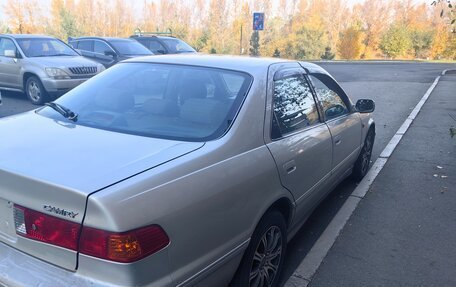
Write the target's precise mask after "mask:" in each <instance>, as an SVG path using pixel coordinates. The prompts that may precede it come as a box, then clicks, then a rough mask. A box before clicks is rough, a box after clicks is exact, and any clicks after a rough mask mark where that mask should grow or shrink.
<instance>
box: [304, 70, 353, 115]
mask: <svg viewBox="0 0 456 287" xmlns="http://www.w3.org/2000/svg"><path fill="white" fill-rule="evenodd" d="M310 79H311V80H312V83H313V84H314V86H315V92H316V93H317V96H318V99H319V100H320V102H321V105H322V107H323V113H324V114H325V117H326V119H327V120H331V119H334V118H337V117H340V116H342V115H345V114H348V113H349V109H348V108H347V103H345V102H344V100H343V99H342V97H341V96H340V95H339V93H341V91H338V90H339V89H340V88H339V87H338V86H337V84H336V83H334V81H333V80H332V79H330V78H327V79H326V78H325V76H324V75H320V76H319V77H318V78H317V76H315V75H311V76H310ZM320 79H321V80H320Z"/></svg>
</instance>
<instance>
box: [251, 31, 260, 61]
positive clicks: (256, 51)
mask: <svg viewBox="0 0 456 287" xmlns="http://www.w3.org/2000/svg"><path fill="white" fill-rule="evenodd" d="M259 55H260V33H259V32H258V31H253V33H252V37H250V56H259Z"/></svg>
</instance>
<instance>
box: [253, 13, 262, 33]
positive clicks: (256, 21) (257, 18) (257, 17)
mask: <svg viewBox="0 0 456 287" xmlns="http://www.w3.org/2000/svg"><path fill="white" fill-rule="evenodd" d="M253 30H254V31H258V30H264V13H253Z"/></svg>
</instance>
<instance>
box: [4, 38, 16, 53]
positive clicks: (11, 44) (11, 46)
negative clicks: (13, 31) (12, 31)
mask: <svg viewBox="0 0 456 287" xmlns="http://www.w3.org/2000/svg"><path fill="white" fill-rule="evenodd" d="M6 50H12V51H15V52H17V48H16V45H15V44H14V42H13V41H12V40H11V39H7V38H1V39H0V56H5V51H6Z"/></svg>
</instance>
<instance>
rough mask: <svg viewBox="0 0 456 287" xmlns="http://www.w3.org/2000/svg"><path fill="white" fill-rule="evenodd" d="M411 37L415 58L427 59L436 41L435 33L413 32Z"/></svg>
mask: <svg viewBox="0 0 456 287" xmlns="http://www.w3.org/2000/svg"><path fill="white" fill-rule="evenodd" d="M410 36H411V41H412V47H413V51H414V53H415V58H427V57H428V56H429V52H430V51H429V50H430V49H431V46H432V41H433V39H434V33H433V32H432V31H420V30H413V31H411V33H410Z"/></svg>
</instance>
